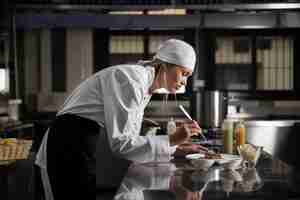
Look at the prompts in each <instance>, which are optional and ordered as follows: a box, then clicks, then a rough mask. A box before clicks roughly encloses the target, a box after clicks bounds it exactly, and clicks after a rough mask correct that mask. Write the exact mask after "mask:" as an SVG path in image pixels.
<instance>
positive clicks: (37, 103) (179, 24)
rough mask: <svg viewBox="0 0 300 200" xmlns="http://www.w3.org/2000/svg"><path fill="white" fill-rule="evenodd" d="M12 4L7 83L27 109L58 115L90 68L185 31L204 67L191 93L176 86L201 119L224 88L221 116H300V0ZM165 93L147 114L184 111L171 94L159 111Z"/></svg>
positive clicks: (143, 53)
mask: <svg viewBox="0 0 300 200" xmlns="http://www.w3.org/2000/svg"><path fill="white" fill-rule="evenodd" d="M259 2H260V3H259ZM10 4H12V3H9V2H8V1H7V2H6V5H7V6H8V7H12V8H11V9H10V10H11V11H12V12H13V13H14V15H13V17H11V15H10V14H9V13H7V14H6V15H5V14H4V17H6V18H7V20H6V21H5V22H6V25H4V26H3V27H4V28H2V32H1V59H0V62H1V86H0V87H1V90H2V91H3V93H5V94H6V96H9V99H15V98H17V99H21V100H22V103H21V104H19V107H20V112H19V114H20V118H21V119H39V120H41V119H42V118H43V117H45V118H47V117H49V114H50V116H51V115H52V116H53V114H54V113H55V112H56V111H57V110H58V108H59V106H60V105H61V104H62V103H63V101H64V99H65V97H66V96H67V95H68V94H69V93H70V92H71V91H72V89H74V87H76V86H77V85H78V84H79V83H80V82H81V81H83V80H84V79H85V78H87V77H88V76H90V75H91V74H93V73H94V72H96V71H99V70H101V69H103V68H105V67H108V66H110V65H114V64H120V63H130V62H136V61H138V60H139V59H150V58H151V57H152V56H153V53H154V52H155V50H156V49H157V47H158V45H159V43H160V42H162V41H164V40H166V39H168V38H171V37H173V38H174V37H175V38H180V39H184V40H186V41H187V42H189V43H191V44H192V45H194V46H195V48H196V50H197V53H198V63H197V65H198V70H197V71H196V73H195V74H194V76H193V78H192V80H190V82H189V84H188V87H187V88H186V94H178V95H177V96H178V101H179V102H178V104H179V103H180V104H184V105H185V106H186V107H187V108H188V109H189V111H190V112H191V113H192V115H193V117H194V118H196V119H197V120H198V121H199V122H200V123H201V124H202V125H204V126H210V125H211V123H210V122H209V121H211V120H206V118H208V117H207V116H206V115H205V114H204V113H208V112H209V111H207V108H208V107H207V105H208V104H209V102H211V99H209V100H208V102H206V100H205V99H207V97H206V96H209V95H212V94H211V91H215V90H217V91H219V92H220V93H219V94H218V95H221V96H224V99H225V102H224V103H223V104H222V108H221V112H222V113H224V114H221V117H220V118H221V119H223V118H224V117H225V115H226V114H227V115H228V117H236V116H238V117H246V118H272V117H273V118H298V115H299V114H298V113H299V111H300V103H299V102H298V99H299V95H298V93H299V88H300V83H299V82H300V79H299V78H297V76H298V75H299V67H298V66H299V64H300V62H299V58H298V56H297V52H299V48H300V47H299V39H298V38H297V37H296V36H297V35H299V26H300V18H299V17H300V15H299V13H298V8H299V4H298V3H297V1H287V2H284V1H270V2H269V1H263V2H262V1H247V2H246V1H241V2H239V1H136V2H133V1H130V3H129V2H127V1H107V2H106V1H64V0H56V1H42V0H40V1H21V0H19V1H16V4H15V5H10ZM128 4H132V6H126V5H128ZM4 5H5V3H4ZM64 5H69V6H66V7H64ZM119 5H120V6H119ZM148 6H150V7H148ZM146 8H147V9H146ZM5 27H6V28H7V29H6V28H5ZM9 33H12V34H9ZM7 93H9V95H7ZM163 96H164V95H161V94H157V95H154V97H153V100H152V101H151V102H150V104H149V106H148V107H147V110H146V112H145V116H146V117H149V118H152V119H154V120H158V121H165V120H167V119H168V118H169V117H170V116H172V117H177V118H180V117H183V116H182V114H181V113H180V111H179V109H177V107H176V105H175V104H176V102H175V101H174V99H175V98H174V97H172V96H171V95H170V97H169V103H168V104H167V105H165V104H163V107H164V109H165V110H166V111H167V112H163V113H162V112H160V109H161V107H162V106H161V101H162V100H163ZM218 98H220V97H218ZM224 99H223V98H222V97H221V98H220V101H223V100H224ZM6 101H7V98H4V97H2V100H1V102H2V103H1V104H2V105H4V106H2V107H1V109H0V112H1V114H2V115H5V113H7V108H8V107H7V106H5V102H6ZM210 107H218V106H217V105H214V104H212V105H211V106H210ZM211 109H215V108H211ZM236 113H237V114H238V115H236ZM216 126H219V123H217V124H216Z"/></svg>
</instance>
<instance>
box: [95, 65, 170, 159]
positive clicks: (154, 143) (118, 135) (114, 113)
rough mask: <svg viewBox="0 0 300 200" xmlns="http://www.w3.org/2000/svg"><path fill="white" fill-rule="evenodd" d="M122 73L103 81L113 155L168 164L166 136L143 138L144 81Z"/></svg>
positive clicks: (107, 126)
mask: <svg viewBox="0 0 300 200" xmlns="http://www.w3.org/2000/svg"><path fill="white" fill-rule="evenodd" d="M135 76H138V74H135V73H134V72H130V74H129V72H126V71H122V70H120V69H117V70H115V71H114V73H111V74H109V75H107V76H105V77H104V78H103V79H102V82H101V87H102V91H103V95H104V115H105V128H106V132H107V134H108V137H107V138H108V140H109V141H108V142H109V144H110V147H111V149H112V151H113V152H114V153H115V154H118V156H121V157H124V158H126V159H128V160H132V161H135V162H153V161H158V162H161V161H169V160H170V155H171V153H172V148H170V144H169V140H168V137H167V136H140V135H139V133H140V128H139V127H140V124H141V123H142V120H141V119H140V117H138V116H139V114H140V113H138V112H139V108H140V105H141V102H142V99H143V97H144V93H145V91H144V89H143V88H145V87H144V85H143V81H142V80H141V81H139V80H140V79H141V78H142V77H135Z"/></svg>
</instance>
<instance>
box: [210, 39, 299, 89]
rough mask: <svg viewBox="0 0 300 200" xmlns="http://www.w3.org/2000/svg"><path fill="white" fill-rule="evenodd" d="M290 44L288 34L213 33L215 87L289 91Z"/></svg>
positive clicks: (292, 66)
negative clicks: (230, 34) (232, 34)
mask: <svg viewBox="0 0 300 200" xmlns="http://www.w3.org/2000/svg"><path fill="white" fill-rule="evenodd" d="M293 43H294V41H293V37H292V36H288V35H284V36H281V35H264V36H262V35H250V36H217V37H216V47H215V54H214V60H215V67H216V75H215V82H216V88H217V89H223V90H264V91H266V90H269V91H271V90H272V91H274V90H276V91H292V90H293V89H294V85H293V84H294V73H293V71H294V56H293V55H294V47H293ZM253 44H255V46H254V45H253ZM254 48H255V49H254ZM253 53H254V54H255V55H253Z"/></svg>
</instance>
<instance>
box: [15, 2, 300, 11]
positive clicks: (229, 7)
mask: <svg viewBox="0 0 300 200" xmlns="http://www.w3.org/2000/svg"><path fill="white" fill-rule="evenodd" d="M16 8H17V9H25V10H26V9H29V10H64V11H68V10H70V11H71V10H81V11H86V10H88V11H101V10H114V11H116V10H118V11H120V10H123V11H132V10H161V9H170V8H177V9H188V10H199V11H216V12H230V11H274V10H299V9H300V3H252V4H247V3H245V4H241V3H239V4H225V3H222V4H221V3H219V4H166V5H147V4H144V5H126V4H125V5H123V4H122V5H120V4H119V5H101V4H88V5H87V4H16Z"/></svg>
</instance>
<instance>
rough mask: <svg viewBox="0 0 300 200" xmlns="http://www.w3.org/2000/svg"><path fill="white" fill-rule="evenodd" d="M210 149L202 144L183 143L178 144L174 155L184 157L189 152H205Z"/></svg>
mask: <svg viewBox="0 0 300 200" xmlns="http://www.w3.org/2000/svg"><path fill="white" fill-rule="evenodd" d="M207 151H208V149H207V148H206V147H203V146H201V145H200V144H193V143H190V142H188V143H183V144H180V145H178V146H177V148H176V151H175V152H174V154H173V156H174V157H184V156H186V155H187V154H192V153H205V152H207Z"/></svg>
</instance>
